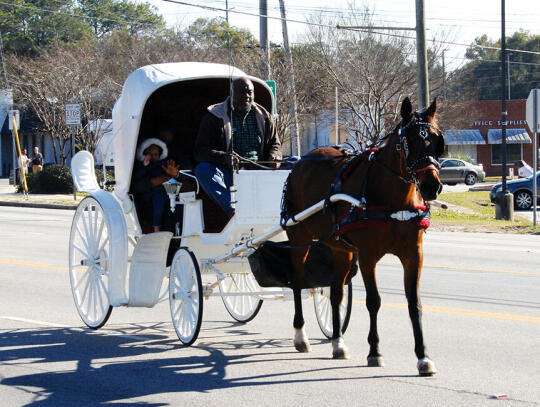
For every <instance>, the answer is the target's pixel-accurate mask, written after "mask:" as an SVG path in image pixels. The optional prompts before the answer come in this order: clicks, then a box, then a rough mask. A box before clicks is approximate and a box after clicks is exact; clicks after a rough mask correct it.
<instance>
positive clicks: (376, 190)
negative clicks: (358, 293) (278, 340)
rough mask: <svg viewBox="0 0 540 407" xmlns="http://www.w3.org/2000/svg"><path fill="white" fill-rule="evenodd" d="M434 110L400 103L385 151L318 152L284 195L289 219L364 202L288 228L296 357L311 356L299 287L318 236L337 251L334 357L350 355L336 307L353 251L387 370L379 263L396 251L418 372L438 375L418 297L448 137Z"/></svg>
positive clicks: (373, 358)
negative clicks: (380, 327) (335, 197)
mask: <svg viewBox="0 0 540 407" xmlns="http://www.w3.org/2000/svg"><path fill="white" fill-rule="evenodd" d="M435 113H436V100H434V101H433V103H432V104H431V105H430V106H429V107H428V108H427V109H425V110H424V111H422V112H418V111H415V112H413V110H412V105H411V102H410V100H409V99H408V98H406V99H405V100H404V101H403V103H402V105H401V117H402V120H401V123H400V124H399V125H398V126H397V127H396V128H395V129H394V131H392V132H391V133H390V134H389V135H388V136H386V137H385V138H383V139H382V140H381V142H380V143H379V144H380V145H381V146H380V148H378V149H372V150H370V151H369V152H367V153H363V154H355V155H352V156H350V155H349V156H348V155H344V154H343V152H342V151H340V150H338V149H336V148H331V147H326V148H319V149H316V150H313V151H312V152H311V153H309V154H308V155H307V156H305V157H303V159H302V160H300V161H299V162H298V163H297V164H296V166H295V167H294V168H293V170H292V172H291V175H290V177H289V180H288V183H287V190H286V192H285V196H284V202H286V210H287V214H288V216H289V217H290V216H292V215H294V214H296V213H298V212H300V211H302V210H304V209H305V208H307V207H309V206H311V205H313V204H315V203H317V202H319V201H320V200H322V199H325V198H328V197H329V196H330V195H332V194H334V193H338V192H341V193H345V194H348V195H351V196H353V197H355V198H357V199H358V200H360V201H361V202H362V203H363V205H361V206H357V207H352V206H351V205H350V204H349V203H346V202H338V203H335V204H331V203H328V205H327V206H326V207H325V210H324V211H322V212H319V213H317V214H315V215H313V216H311V217H309V218H307V219H306V220H305V221H302V222H300V223H298V224H297V225H295V226H292V227H290V228H288V229H287V234H288V236H289V239H290V241H291V244H292V245H293V249H291V257H292V261H293V265H294V277H293V282H292V283H293V292H294V306H295V315H294V328H295V337H294V345H295V347H296V349H297V350H298V351H299V352H309V351H310V345H309V341H308V338H307V336H306V334H305V331H304V328H303V327H304V318H303V315H302V302H301V297H300V291H301V287H302V286H305V275H304V265H305V262H306V259H307V255H308V252H309V249H310V243H311V242H313V241H314V240H319V239H320V240H321V241H324V244H325V245H327V246H328V247H329V248H330V249H331V251H332V254H333V264H334V270H333V278H332V284H331V294H330V302H331V305H332V314H333V315H332V322H333V336H332V340H331V342H332V349H333V352H332V354H333V357H334V358H336V359H348V358H349V351H348V349H347V347H346V346H345V343H344V341H343V338H342V333H341V327H340V318H339V304H340V303H341V300H342V297H343V285H344V283H345V281H346V279H347V275H348V273H349V270H350V268H351V262H352V261H353V254H354V253H355V252H356V253H358V262H359V266H360V270H361V273H362V277H363V280H364V285H365V289H366V306H367V309H368V311H369V316H370V329H369V335H368V343H369V346H370V350H369V354H368V358H367V359H368V366H383V365H384V363H383V359H382V356H381V354H380V353H379V336H378V333H377V312H378V310H379V308H380V306H381V299H380V296H379V293H378V290H377V283H376V279H375V266H376V264H377V262H378V261H379V260H380V259H381V257H383V256H384V255H385V254H387V253H391V254H394V255H396V256H397V257H398V258H399V259H400V261H401V263H402V265H403V269H404V273H405V294H406V296H407V301H408V305H409V316H410V318H411V321H412V327H413V332H414V340H415V353H416V356H417V357H418V364H417V368H418V371H419V373H420V374H421V375H432V374H434V373H435V372H436V369H435V364H434V363H433V362H432V361H431V359H429V357H428V356H427V355H426V352H425V346H424V339H423V334H422V325H421V310H422V306H421V304H420V298H419V292H418V285H419V280H420V273H421V269H422V259H423V250H422V236H423V233H424V231H425V228H426V227H427V226H429V206H428V204H427V203H426V202H427V201H430V200H433V199H435V198H436V197H437V194H438V193H439V192H440V191H441V188H442V185H441V182H440V180H439V177H438V168H439V165H438V163H437V161H436V158H438V157H439V156H440V155H441V154H442V153H443V151H444V138H443V135H442V133H441V132H440V130H439V129H438V127H437V122H436V118H435ZM327 201H328V200H327ZM328 202H329V201H328ZM329 236H331V237H330V238H328V237H329Z"/></svg>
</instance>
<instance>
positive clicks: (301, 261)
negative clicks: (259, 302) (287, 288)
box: [291, 247, 311, 352]
mask: <svg viewBox="0 0 540 407" xmlns="http://www.w3.org/2000/svg"><path fill="white" fill-rule="evenodd" d="M308 253H309V248H307V247H306V248H299V249H291V259H292V263H293V267H294V272H295V273H294V277H293V279H292V282H293V296H294V320H293V327H294V338H293V344H294V347H295V348H296V350H297V351H298V352H311V346H310V344H309V339H308V337H307V334H306V331H305V329H304V314H303V312H302V295H301V294H302V289H301V288H300V287H302V283H303V279H304V265H305V262H306V259H307V255H308Z"/></svg>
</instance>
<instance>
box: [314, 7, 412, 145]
mask: <svg viewBox="0 0 540 407" xmlns="http://www.w3.org/2000/svg"><path fill="white" fill-rule="evenodd" d="M351 15H352V16H353V17H352V20H351V21H350V22H347V23H345V24H347V25H362V26H366V25H370V24H371V22H370V14H369V12H368V11H366V12H365V13H364V14H363V15H362V16H361V18H360V20H357V19H356V17H354V16H358V15H359V14H358V13H351ZM309 38H310V40H311V42H312V44H313V46H315V47H317V49H318V54H317V55H318V56H319V57H318V58H319V59H318V61H317V63H318V64H319V65H321V66H323V67H324V69H325V70H326V71H327V74H328V76H329V77H330V78H331V79H332V82H333V86H332V87H334V86H337V88H338V90H339V95H340V99H341V103H340V105H341V107H342V108H346V109H347V110H348V111H349V112H350V115H349V117H347V118H345V119H346V120H347V121H348V123H347V124H348V127H349V128H353V129H356V130H357V135H358V136H357V138H358V140H357V141H358V142H359V144H360V145H365V144H367V143H369V142H372V141H374V140H376V139H377V138H379V137H380V136H381V135H382V134H383V133H384V132H385V130H386V129H385V123H386V121H390V122H394V121H395V119H396V118H397V116H398V113H399V111H398V109H399V101H400V100H401V99H402V98H403V97H404V96H405V95H412V94H414V89H415V84H416V69H415V65H414V61H413V60H411V58H410V56H411V55H414V54H415V49H414V44H413V43H411V42H410V41H409V40H407V39H405V38H401V37H397V36H396V37H386V36H382V35H379V34H375V33H372V32H365V31H362V32H361V31H349V30H323V29H320V28H314V29H312V30H311V31H310V37H309Z"/></svg>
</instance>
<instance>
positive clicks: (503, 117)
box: [501, 0, 508, 192]
mask: <svg viewBox="0 0 540 407" xmlns="http://www.w3.org/2000/svg"><path fill="white" fill-rule="evenodd" d="M504 8H505V7H504V0H501V88H502V95H501V97H502V99H501V110H502V112H501V125H502V176H503V179H502V190H503V192H506V124H507V123H506V118H507V116H508V111H507V110H506V99H507V98H508V95H507V89H506V75H505V74H506V72H505V71H506V38H505V36H506V34H505V12H504Z"/></svg>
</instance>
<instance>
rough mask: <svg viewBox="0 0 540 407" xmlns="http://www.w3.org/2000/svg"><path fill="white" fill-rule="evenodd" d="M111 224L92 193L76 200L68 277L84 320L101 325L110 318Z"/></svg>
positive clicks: (70, 241)
mask: <svg viewBox="0 0 540 407" xmlns="http://www.w3.org/2000/svg"><path fill="white" fill-rule="evenodd" d="M111 247H112V243H111V240H110V225H109V224H108V222H107V219H106V217H105V216H104V213H103V208H102V207H101V205H100V204H99V203H98V202H97V201H96V200H95V199H94V198H92V197H86V198H84V200H83V201H82V202H81V203H80V204H79V207H78V208H77V211H76V212H75V216H74V218H73V223H72V225H71V235H70V238H69V277H70V280H71V291H72V293H73V299H74V300H75V306H76V307H77V311H78V312H79V315H80V316H81V318H82V320H83V321H84V323H85V324H86V325H87V326H88V327H89V328H92V329H98V328H101V327H102V326H103V325H104V324H105V323H106V322H107V320H108V319H109V316H110V315H111V312H112V306H111V305H110V303H109V296H108V287H109V267H108V265H109V264H110V263H109V255H110V253H111Z"/></svg>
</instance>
